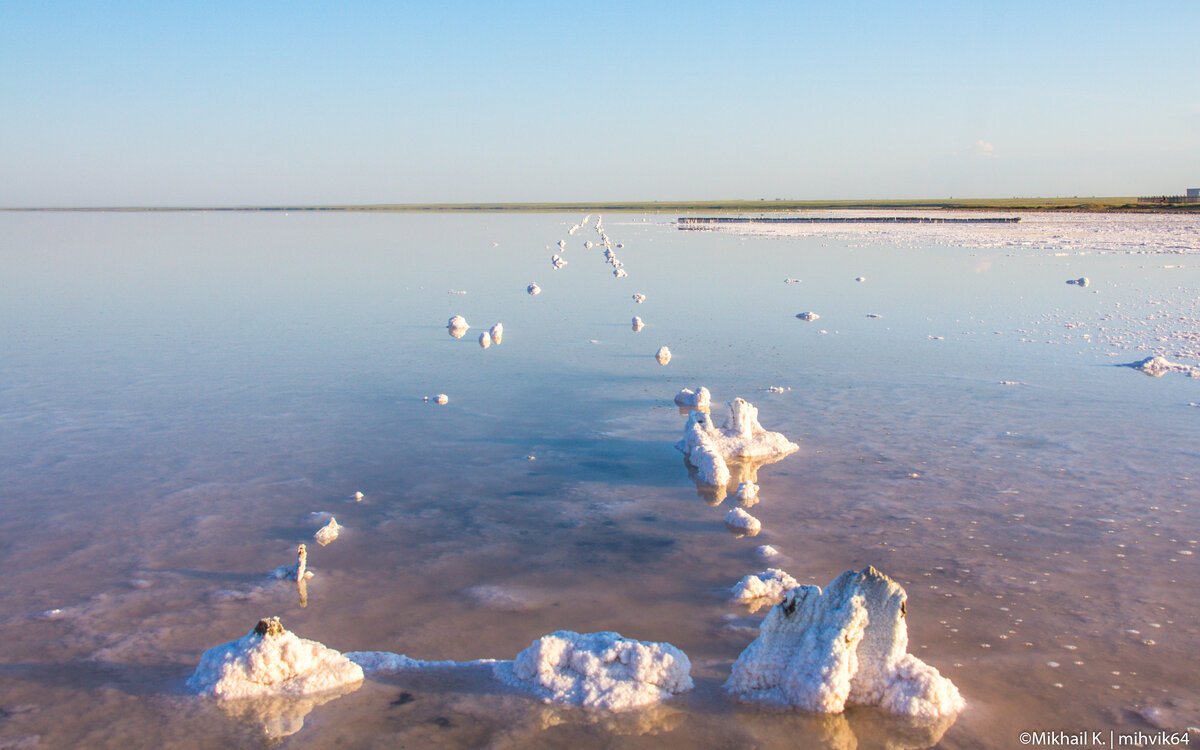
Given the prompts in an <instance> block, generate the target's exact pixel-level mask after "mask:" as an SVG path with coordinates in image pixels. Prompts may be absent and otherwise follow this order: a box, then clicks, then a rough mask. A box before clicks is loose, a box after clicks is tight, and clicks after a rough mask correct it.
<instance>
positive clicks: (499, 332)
mask: <svg viewBox="0 0 1200 750" xmlns="http://www.w3.org/2000/svg"><path fill="white" fill-rule="evenodd" d="M490 333H491V336H492V343H493V344H499V343H501V342H502V340H503V339H504V324H503V323H497V324H496V325H494V326H492V330H491V331H490Z"/></svg>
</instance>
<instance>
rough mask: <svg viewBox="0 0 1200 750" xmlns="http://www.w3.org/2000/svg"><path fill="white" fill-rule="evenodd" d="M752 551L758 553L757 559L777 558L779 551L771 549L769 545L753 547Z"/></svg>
mask: <svg viewBox="0 0 1200 750" xmlns="http://www.w3.org/2000/svg"><path fill="white" fill-rule="evenodd" d="M754 551H755V552H757V553H758V556H759V557H778V556H779V550H777V549H775V548H774V547H772V546H771V545H769V544H764V545H762V546H761V547H755V548H754Z"/></svg>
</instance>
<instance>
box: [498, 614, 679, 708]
mask: <svg viewBox="0 0 1200 750" xmlns="http://www.w3.org/2000/svg"><path fill="white" fill-rule="evenodd" d="M690 671H691V662H690V661H688V658H687V655H686V654H684V653H683V652H682V651H680V650H679V649H677V648H675V647H674V646H672V645H670V644H669V643H649V642H646V641H635V640H632V639H629V638H622V637H621V635H620V634H619V633H584V634H580V633H576V632H573V631H570V630H560V631H558V632H555V633H551V634H550V635H545V636H542V637H541V638H539V639H537V640H536V641H534V642H533V644H532V645H530V646H529V648H527V649H525V650H524V651H522V652H521V653H520V654H518V655H517V658H516V660H515V661H513V662H511V663H509V662H500V663H498V664H497V665H496V667H495V674H496V677H497V678H498V679H499V680H501V681H502V682H505V683H507V684H509V685H513V686H514V687H519V688H523V689H526V690H531V691H533V692H534V693H536V694H538V695H539V696H541V697H542V699H543V700H544V701H546V702H547V703H566V704H570V705H574V706H583V707H586V708H601V709H607V710H611V711H620V710H624V709H630V708H636V707H638V706H645V705H649V704H652V703H657V702H658V701H661V700H663V699H665V698H669V697H671V696H672V695H675V694H677V693H682V692H685V691H688V690H691V689H692V678H691V675H690V674H689V672H690Z"/></svg>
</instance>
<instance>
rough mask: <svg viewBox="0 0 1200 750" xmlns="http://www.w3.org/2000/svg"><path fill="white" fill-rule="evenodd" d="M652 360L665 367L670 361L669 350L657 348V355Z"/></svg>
mask: <svg viewBox="0 0 1200 750" xmlns="http://www.w3.org/2000/svg"><path fill="white" fill-rule="evenodd" d="M654 358H655V359H656V360H658V363H659V364H660V365H662V366H664V367H665V366H666V365H667V363H668V362H670V361H671V350H670V349H668V348H667V347H665V346H663V347H659V349H658V354H655V355H654Z"/></svg>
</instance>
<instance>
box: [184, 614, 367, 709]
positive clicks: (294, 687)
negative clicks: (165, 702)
mask: <svg viewBox="0 0 1200 750" xmlns="http://www.w3.org/2000/svg"><path fill="white" fill-rule="evenodd" d="M362 679H363V671H362V667H360V666H358V665H357V664H355V663H353V662H351V661H350V660H349V659H347V658H346V657H345V656H343V655H342V654H340V653H339V652H337V651H334V650H333V649H331V648H327V647H325V646H324V645H322V644H320V643H317V642H316V641H309V640H306V639H304V638H299V637H297V636H296V634H295V633H292V632H291V631H289V630H285V629H284V628H283V626H282V625H280V624H279V618H278V617H272V618H270V619H267V620H262V621H260V622H259V624H258V625H257V626H256V627H255V628H254V630H251V631H250V632H249V633H247V634H246V635H244V636H242V637H241V638H238V639H237V640H236V641H230V642H229V643H226V644H224V645H221V646H215V647H213V648H210V649H209V650H207V651H205V652H204V655H203V656H202V657H200V665H199V666H198V667H196V671H195V673H193V674H192V676H191V678H189V679H188V681H187V686H188V688H189V689H191V690H194V691H196V692H197V693H198V694H200V695H208V696H212V697H214V698H219V699H221V700H234V699H238V698H260V697H269V696H290V697H302V696H306V695H312V694H315V693H322V692H325V691H328V690H335V689H337V688H340V687H343V686H345V685H349V684H351V683H355V682H361V681H362Z"/></svg>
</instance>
